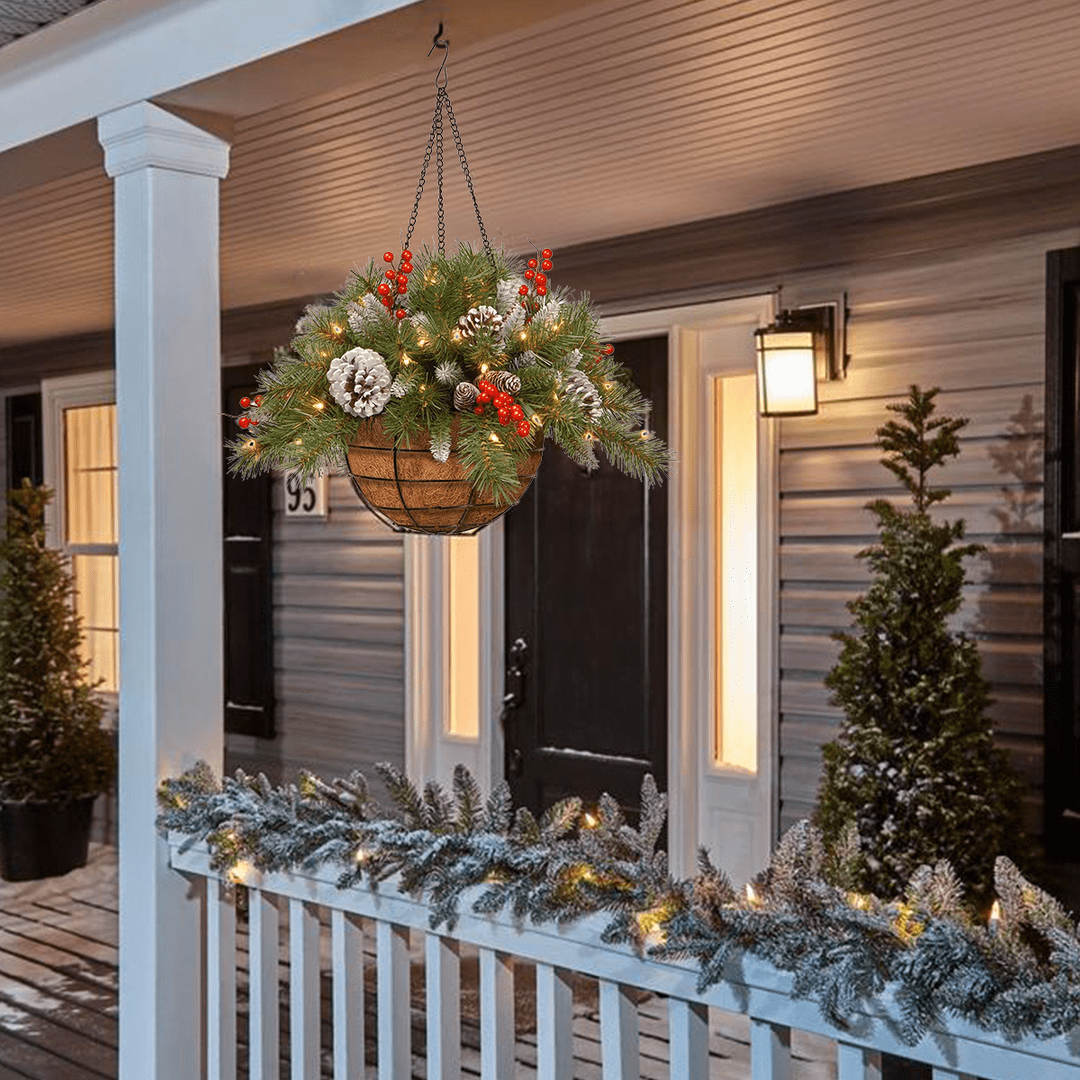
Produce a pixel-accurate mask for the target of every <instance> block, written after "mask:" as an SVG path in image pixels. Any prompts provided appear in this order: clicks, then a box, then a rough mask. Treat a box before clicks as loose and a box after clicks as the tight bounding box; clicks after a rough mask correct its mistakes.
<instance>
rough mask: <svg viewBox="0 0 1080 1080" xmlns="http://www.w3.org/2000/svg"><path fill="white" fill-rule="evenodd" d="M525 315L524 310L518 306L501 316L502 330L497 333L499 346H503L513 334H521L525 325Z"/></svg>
mask: <svg viewBox="0 0 1080 1080" xmlns="http://www.w3.org/2000/svg"><path fill="white" fill-rule="evenodd" d="M526 314H527V312H526V311H525V309H524V308H523V307H522V306H521V305H520V304H518V305H517V306H516V307H512V308H511V309H510V310H509V312H507V314H506V315H504V316H503V324H502V329H501V330H500V331H499V342H500V344H503V345H505V344H506V343H507V342H508V341H510V340H511V339H512V338H513V336H514V335H515V334H517V333H520V332H521V328H522V327H523V326H524V325H525V316H526Z"/></svg>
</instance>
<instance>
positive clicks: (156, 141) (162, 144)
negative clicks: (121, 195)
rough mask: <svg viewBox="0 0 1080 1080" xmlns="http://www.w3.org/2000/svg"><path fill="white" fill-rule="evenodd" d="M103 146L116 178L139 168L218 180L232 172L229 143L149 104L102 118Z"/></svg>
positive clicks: (109, 170) (140, 103)
mask: <svg viewBox="0 0 1080 1080" xmlns="http://www.w3.org/2000/svg"><path fill="white" fill-rule="evenodd" d="M98 142H100V143H101V145H102V146H103V147H104V149H105V171H106V172H107V173H108V174H109V175H110V176H112V177H117V176H122V175H123V174H124V173H129V172H134V171H136V170H137V169H147V168H155V169H171V170H173V171H175V172H186V173H196V174H198V175H200V176H216V177H217V178H218V179H219V180H220V179H222V178H224V177H225V175H226V174H227V173H228V171H229V144H228V143H227V142H226V141H225V140H224V139H221V138H219V137H218V136H217V135H211V134H210V132H208V131H204V130H203V129H202V128H200V127H196V126H195V125H194V124H191V123H189V122H188V121H187V120H182V119H181V118H180V117H179V116H175V115H173V113H171V112H168V111H167V110H166V109H163V108H161V107H160V106H158V105H154V104H153V103H152V102H149V101H138V102H136V103H135V104H134V105H125V106H124V107H123V108H122V109H116V110H114V111H113V112H109V113H105V114H104V115H103V116H99V117H98Z"/></svg>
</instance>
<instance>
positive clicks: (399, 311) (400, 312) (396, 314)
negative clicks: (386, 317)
mask: <svg viewBox="0 0 1080 1080" xmlns="http://www.w3.org/2000/svg"><path fill="white" fill-rule="evenodd" d="M407 314H408V312H407V311H406V310H405V309H404V308H403V307H399V308H398V309H397V311H395V312H394V317H395V318H398V319H404V318H405V316H406V315H407Z"/></svg>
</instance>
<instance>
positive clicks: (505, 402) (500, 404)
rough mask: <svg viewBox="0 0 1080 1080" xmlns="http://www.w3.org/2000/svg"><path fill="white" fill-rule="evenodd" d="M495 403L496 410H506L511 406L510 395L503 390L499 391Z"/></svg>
mask: <svg viewBox="0 0 1080 1080" xmlns="http://www.w3.org/2000/svg"><path fill="white" fill-rule="evenodd" d="M494 401H495V408H496V409H505V408H507V407H508V406H509V404H510V395H509V394H504V393H503V392H502V391H501V390H499V391H497V392H496V393H495V396H494Z"/></svg>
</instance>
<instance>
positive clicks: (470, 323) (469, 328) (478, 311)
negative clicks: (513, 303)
mask: <svg viewBox="0 0 1080 1080" xmlns="http://www.w3.org/2000/svg"><path fill="white" fill-rule="evenodd" d="M502 324H503V317H502V316H501V315H500V314H499V313H498V312H497V311H496V310H495V309H494V308H493V307H488V306H487V304H481V305H480V307H473V308H469V310H468V311H467V312H466V313H465V314H464V315H462V316H461V318H460V319H458V329H459V330H460V331H461V336H462V337H464V338H471V337H474V336H475V335H476V331H477V330H479V329H481V328H482V327H486V328H487V329H489V330H491V331H493V332H494V333H496V334H497V333H498V332H499V331H500V330H501V329H502Z"/></svg>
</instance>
